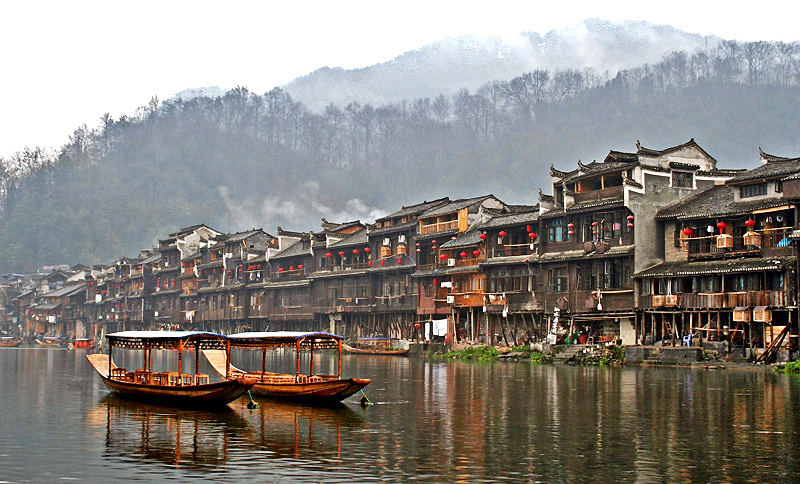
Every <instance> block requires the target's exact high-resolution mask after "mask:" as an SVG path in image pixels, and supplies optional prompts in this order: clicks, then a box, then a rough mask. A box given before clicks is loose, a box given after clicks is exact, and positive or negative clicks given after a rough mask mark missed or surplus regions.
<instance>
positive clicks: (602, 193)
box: [573, 185, 622, 203]
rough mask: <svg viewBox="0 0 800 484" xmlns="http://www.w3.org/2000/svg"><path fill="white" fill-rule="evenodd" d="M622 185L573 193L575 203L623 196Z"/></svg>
mask: <svg viewBox="0 0 800 484" xmlns="http://www.w3.org/2000/svg"><path fill="white" fill-rule="evenodd" d="M621 196H622V185H620V186H616V187H608V188H603V189H600V190H591V191H588V192H582V193H576V194H575V195H573V200H574V201H575V203H579V202H586V201H589V200H602V199H603V198H611V197H621Z"/></svg>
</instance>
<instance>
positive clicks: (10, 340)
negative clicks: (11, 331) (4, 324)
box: [0, 336, 22, 348]
mask: <svg viewBox="0 0 800 484" xmlns="http://www.w3.org/2000/svg"><path fill="white" fill-rule="evenodd" d="M21 344H22V340H21V339H19V338H15V337H13V336H3V337H0V348H14V347H16V346H19V345H21Z"/></svg>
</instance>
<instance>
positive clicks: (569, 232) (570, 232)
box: [567, 229, 575, 235]
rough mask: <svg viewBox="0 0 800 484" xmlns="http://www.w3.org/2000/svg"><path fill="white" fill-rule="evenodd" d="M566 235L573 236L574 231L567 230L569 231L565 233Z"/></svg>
mask: <svg viewBox="0 0 800 484" xmlns="http://www.w3.org/2000/svg"><path fill="white" fill-rule="evenodd" d="M567 234H569V235H575V231H574V230H572V229H569V230H568V231H567Z"/></svg>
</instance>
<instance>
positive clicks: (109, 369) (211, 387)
mask: <svg viewBox="0 0 800 484" xmlns="http://www.w3.org/2000/svg"><path fill="white" fill-rule="evenodd" d="M106 340H107V341H108V344H109V346H108V354H107V355H104V354H94V355H86V359H88V360H89V363H91V364H92V366H93V367H94V369H95V370H96V371H97V373H99V374H100V377H101V378H102V379H103V383H104V384H105V385H106V386H107V387H108V388H109V389H111V390H113V391H115V392H117V393H120V394H122V395H125V396H128V397H132V398H140V399H145V400H147V401H148V402H154V403H168V404H172V405H193V406H198V405H200V406H209V405H223V404H226V403H228V402H230V401H232V400H235V399H236V398H239V397H240V396H241V395H242V394H243V393H244V392H246V391H247V390H248V389H250V387H252V386H253V383H254V382H248V381H245V379H243V378H241V377H238V376H237V377H235V378H225V379H224V380H223V381H220V382H216V383H209V378H208V375H205V374H202V373H200V372H199V369H200V358H199V351H200V349H202V348H208V349H218V348H226V346H227V343H228V340H227V338H226V337H225V336H223V335H221V334H217V333H205V332H200V331H123V332H120V333H112V334H109V335H107V336H106ZM115 346H116V347H118V348H123V349H137V350H142V351H143V354H144V368H140V369H138V370H136V371H133V372H130V371H127V370H126V369H125V368H119V367H118V366H117V365H116V364H114V360H113V356H112V351H113V349H114V347H115ZM187 347H192V348H194V350H195V372H194V374H191V373H189V374H186V373H183V365H182V363H183V352H184V350H185V349H186V348H187ZM153 349H161V350H171V349H175V350H177V351H178V371H177V372H175V371H167V372H161V373H158V372H156V373H154V372H153V371H152V370H151V367H150V363H151V360H152V357H151V352H152V350H153ZM223 354H226V355H227V354H229V353H228V351H227V350H223Z"/></svg>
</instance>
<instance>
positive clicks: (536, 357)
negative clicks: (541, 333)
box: [531, 351, 550, 365]
mask: <svg viewBox="0 0 800 484" xmlns="http://www.w3.org/2000/svg"><path fill="white" fill-rule="evenodd" d="M549 362H550V355H548V354H545V353H540V352H538V351H532V352H531V363H533V364H535V365H541V364H542V363H549Z"/></svg>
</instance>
